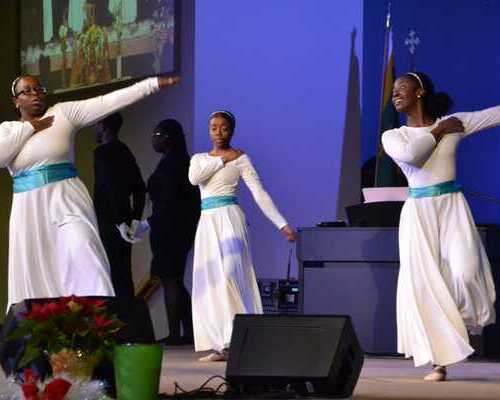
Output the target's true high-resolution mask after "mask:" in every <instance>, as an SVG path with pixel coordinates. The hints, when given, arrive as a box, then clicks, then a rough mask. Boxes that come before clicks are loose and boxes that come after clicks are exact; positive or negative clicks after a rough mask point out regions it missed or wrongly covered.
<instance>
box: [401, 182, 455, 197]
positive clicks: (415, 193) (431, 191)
mask: <svg viewBox="0 0 500 400" xmlns="http://www.w3.org/2000/svg"><path fill="white" fill-rule="evenodd" d="M461 190H462V187H461V186H460V185H459V184H458V183H456V182H455V181H448V182H443V183H438V184H437V185H432V186H424V187H419V188H410V190H408V195H409V197H413V198H414V199H420V198H422V197H436V196H441V195H442V194H447V193H456V192H460V191H461Z"/></svg>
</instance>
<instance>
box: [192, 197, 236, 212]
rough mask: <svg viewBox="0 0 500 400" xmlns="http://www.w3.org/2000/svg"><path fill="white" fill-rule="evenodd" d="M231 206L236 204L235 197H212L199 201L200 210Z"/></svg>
mask: <svg viewBox="0 0 500 400" xmlns="http://www.w3.org/2000/svg"><path fill="white" fill-rule="evenodd" d="M231 204H238V199H237V198H236V196H212V197H206V198H204V199H203V200H201V209H202V210H210V209H211V208H218V207H224V206H229V205H231Z"/></svg>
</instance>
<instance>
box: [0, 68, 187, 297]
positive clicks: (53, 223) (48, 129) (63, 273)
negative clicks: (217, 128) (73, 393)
mask: <svg viewBox="0 0 500 400" xmlns="http://www.w3.org/2000/svg"><path fill="white" fill-rule="evenodd" d="M178 80H179V79H178V78H173V77H166V76H159V77H155V78H149V79H145V80H143V81H141V82H139V83H136V84H134V85H132V86H129V87H127V88H124V89H120V90H116V91H114V92H111V93H108V94H106V95H104V96H98V97H95V98H91V99H88V100H82V101H71V102H64V103H58V104H55V105H54V106H52V107H49V106H48V105H47V97H46V89H45V88H44V87H43V86H41V85H40V82H39V80H38V79H37V78H36V77H34V76H30V75H24V76H21V77H18V78H16V79H15V80H14V82H13V83H12V87H11V90H12V100H13V102H14V105H15V107H16V110H17V112H18V114H19V117H20V118H19V120H18V121H9V122H3V123H2V124H0V167H6V168H7V169H8V170H9V172H10V174H11V175H12V177H13V185H14V187H13V189H14V196H13V200H12V210H11V216H10V227H9V278H8V304H9V305H10V304H13V303H17V302H20V301H22V300H24V299H29V298H40V297H59V296H66V295H71V294H75V295H80V296H86V295H100V296H112V295H114V291H113V287H112V285H111V280H110V274H109V265H108V260H107V257H106V253H105V251H104V248H103V245H102V243H101V240H100V239H99V233H98V229H97V222H96V217H95V213H94V208H93V205H92V200H91V198H90V196H89V193H88V191H87V188H86V187H85V185H84V184H83V182H82V181H81V180H80V179H79V178H78V174H77V171H76V169H75V167H74V165H73V161H74V141H75V135H76V133H77V132H78V131H79V130H80V129H81V128H83V127H85V126H89V125H92V124H95V123H96V122H97V121H99V120H100V119H102V118H104V117H106V116H107V115H109V114H111V113H113V112H115V111H118V110H119V109H121V108H124V107H126V106H128V105H130V104H132V103H135V102H136V101H139V100H141V99H143V98H145V97H146V96H149V95H151V94H153V93H155V92H158V91H159V90H160V89H164V88H166V87H168V86H171V85H172V84H174V83H176V82H178Z"/></svg>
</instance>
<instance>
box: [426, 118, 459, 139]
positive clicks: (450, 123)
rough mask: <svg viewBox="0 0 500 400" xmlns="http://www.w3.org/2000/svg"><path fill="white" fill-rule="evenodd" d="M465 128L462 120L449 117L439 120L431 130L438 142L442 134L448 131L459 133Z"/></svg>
mask: <svg viewBox="0 0 500 400" xmlns="http://www.w3.org/2000/svg"><path fill="white" fill-rule="evenodd" d="M464 130H465V128H464V125H463V123H462V121H460V120H459V119H458V118H457V117H450V118H446V119H443V120H441V121H439V123H438V124H437V125H436V127H435V128H434V129H433V130H432V131H431V133H432V134H433V135H434V138H435V139H436V142H439V141H440V140H441V139H442V138H443V136H444V135H448V134H450V133H460V132H463V131H464Z"/></svg>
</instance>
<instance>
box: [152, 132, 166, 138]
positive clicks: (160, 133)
mask: <svg viewBox="0 0 500 400" xmlns="http://www.w3.org/2000/svg"><path fill="white" fill-rule="evenodd" d="M155 136H165V137H168V133H162V132H155V133H153V137H155Z"/></svg>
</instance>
